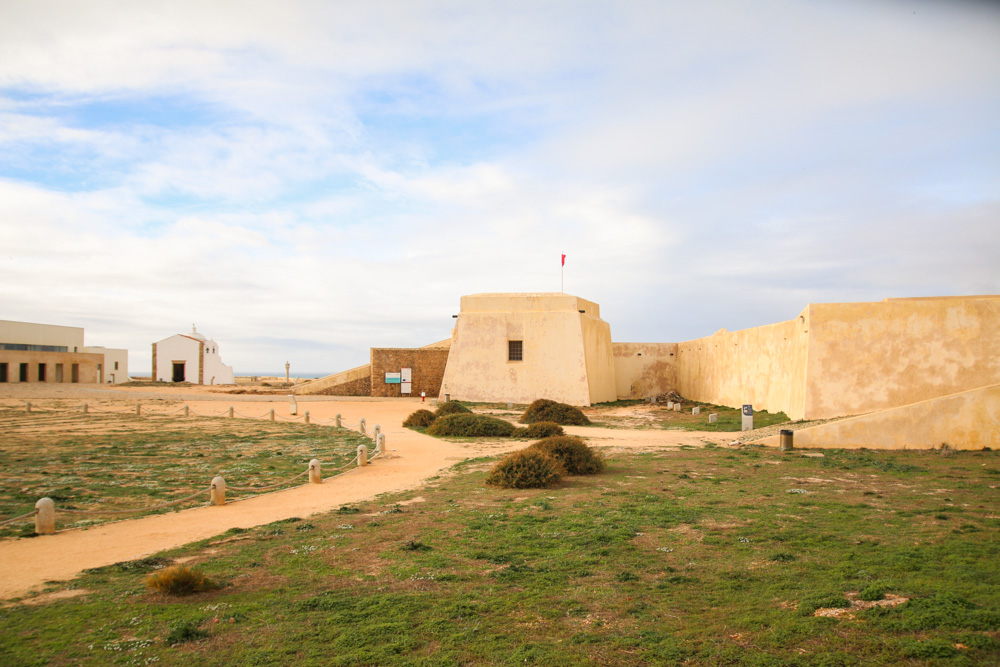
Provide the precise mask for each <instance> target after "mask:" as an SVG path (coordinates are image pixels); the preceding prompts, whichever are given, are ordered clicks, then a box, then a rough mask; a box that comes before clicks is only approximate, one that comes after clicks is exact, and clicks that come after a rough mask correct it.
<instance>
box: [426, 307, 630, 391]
mask: <svg viewBox="0 0 1000 667" xmlns="http://www.w3.org/2000/svg"><path fill="white" fill-rule="evenodd" d="M580 311H583V312H582V313H581V312H580ZM510 340H520V341H523V345H524V355H523V360H522V361H508V359H507V356H508V354H507V351H508V348H507V343H508V341H510ZM588 354H589V355H590V357H589V359H590V363H591V366H592V369H593V372H594V376H593V377H592V378H589V380H588ZM613 369H614V362H613V357H612V355H611V337H610V327H608V326H607V323H604V322H602V321H601V320H600V309H599V307H598V305H597V304H596V303H593V302H590V301H586V300H585V299H580V298H578V297H575V296H571V295H568V294H475V295H471V296H464V297H462V305H461V312H460V314H459V316H458V321H457V322H456V325H455V331H454V335H453V337H452V345H451V355H450V357H449V359H448V366H447V368H446V369H445V374H444V380H443V382H442V386H441V393H447V394H450V395H451V397H452V399H456V400H469V401H513V402H519V403H524V402H530V401H533V400H535V399H537V398H549V399H552V400H556V401H561V402H564V403H570V404H572V405H589V404H590V403H591V402H592V401H594V400H598V401H603V400H614V396H615V386H614V377H613ZM605 397H608V398H605Z"/></svg>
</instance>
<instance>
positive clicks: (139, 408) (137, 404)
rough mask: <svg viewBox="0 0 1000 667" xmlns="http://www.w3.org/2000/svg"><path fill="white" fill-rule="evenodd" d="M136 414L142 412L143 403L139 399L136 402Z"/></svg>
mask: <svg viewBox="0 0 1000 667" xmlns="http://www.w3.org/2000/svg"><path fill="white" fill-rule="evenodd" d="M135 414H137V415H141V414H142V405H140V404H139V401H136V402H135Z"/></svg>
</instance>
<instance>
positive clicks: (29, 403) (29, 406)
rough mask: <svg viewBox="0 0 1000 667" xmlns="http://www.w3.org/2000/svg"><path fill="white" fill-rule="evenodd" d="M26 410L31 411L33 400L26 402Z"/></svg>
mask: <svg viewBox="0 0 1000 667" xmlns="http://www.w3.org/2000/svg"><path fill="white" fill-rule="evenodd" d="M24 411H25V412H31V401H28V402H27V403H25V404H24Z"/></svg>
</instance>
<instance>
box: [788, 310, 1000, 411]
mask: <svg viewBox="0 0 1000 667" xmlns="http://www.w3.org/2000/svg"><path fill="white" fill-rule="evenodd" d="M808 311H809V316H808V319H809V321H810V323H809V362H808V367H809V373H808V378H807V386H806V403H805V413H804V416H805V417H806V418H808V419H824V418H827V417H836V416H842V415H852V414H860V413H864V412H872V411H874V410H883V409H886V408H893V407H897V406H901V405H908V404H910V403H916V402H918V401H923V400H927V399H931V398H935V397H938V396H944V395H948V394H954V393H958V392H961V391H966V390H969V389H976V388H978V387H983V386H987V385H992V384H997V383H1000V297H997V296H986V297H941V298H924V299H887V300H885V301H880V302H874V303H822V304H812V305H810V306H809V308H808ZM789 416H791V415H789Z"/></svg>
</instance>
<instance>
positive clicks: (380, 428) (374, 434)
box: [372, 424, 382, 440]
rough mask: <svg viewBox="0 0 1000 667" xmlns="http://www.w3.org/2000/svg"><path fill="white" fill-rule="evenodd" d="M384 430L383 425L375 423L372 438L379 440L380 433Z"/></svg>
mask: <svg viewBox="0 0 1000 667" xmlns="http://www.w3.org/2000/svg"><path fill="white" fill-rule="evenodd" d="M381 432H382V427H381V426H379V425H378V424H375V428H373V429H372V439H373V440H378V434H379V433H381Z"/></svg>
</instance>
